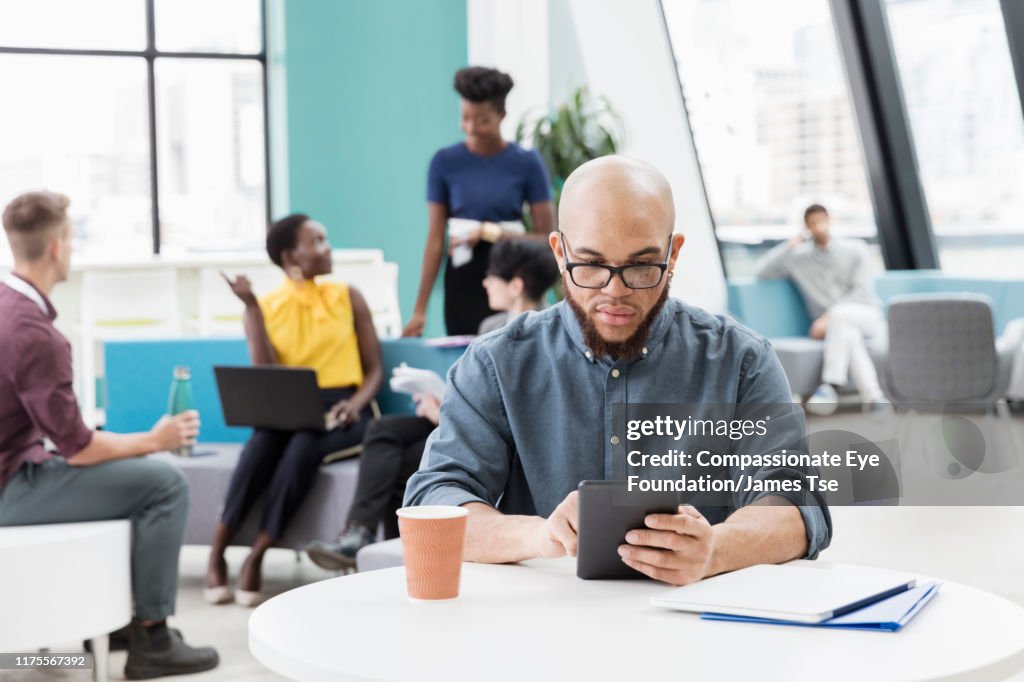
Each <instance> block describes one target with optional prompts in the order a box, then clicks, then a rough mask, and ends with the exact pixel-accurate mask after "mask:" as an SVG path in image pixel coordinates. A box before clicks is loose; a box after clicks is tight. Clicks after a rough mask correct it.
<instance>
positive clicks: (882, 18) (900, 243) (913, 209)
mask: <svg viewBox="0 0 1024 682" xmlns="http://www.w3.org/2000/svg"><path fill="white" fill-rule="evenodd" d="M827 2H828V3H829V5H830V8H831V12H832V17H833V23H834V28H835V31H836V36H837V38H838V45H839V50H840V53H841V57H842V62H843V65H844V70H845V75H846V79H847V82H848V85H849V87H850V90H851V94H852V100H853V106H854V112H855V119H856V124H857V127H858V129H859V132H860V138H861V146H862V149H863V153H864V160H865V163H866V165H867V171H868V186H869V189H870V192H871V202H872V206H873V208H874V212H875V219H876V224H877V229H878V240H879V245H880V246H881V247H882V255H883V257H884V260H885V265H886V268H887V269H890V270H903V269H934V268H938V267H939V258H938V248H937V240H936V237H935V232H934V230H933V228H932V224H931V219H930V217H929V213H928V206H927V201H926V198H925V194H924V189H923V185H922V182H921V173H920V169H919V168H918V163H917V157H916V152H915V148H914V141H913V138H912V135H911V130H910V121H909V118H908V116H907V111H906V107H905V104H904V100H903V91H902V85H901V83H900V75H899V71H898V68H897V64H896V58H895V55H894V53H893V47H892V36H891V34H890V31H889V26H888V22H887V20H886V14H885V11H886V10H885V5H884V3H885V0H827ZM660 4H661V10H662V12H661V15H662V19H663V21H664V18H665V9H664V0H662V2H661V3H660ZM1000 8H1001V10H1002V15H1003V23H1004V26H1005V28H1006V38H1007V43H1008V46H1009V50H1010V56H1011V60H1012V62H1013V66H1014V73H1015V76H1016V86H1017V94H1018V96H1019V97H1020V100H1021V110H1022V112H1024V2H1020V1H1019V0H1000ZM665 33H666V36H668V34H669V30H668V25H667V22H666V23H665ZM669 40H670V41H671V38H670V37H669ZM672 54H673V56H674V55H675V51H674V50H672ZM677 77H678V74H677ZM680 97H682V98H683V106H684V111H686V112H687V113H686V115H687V124H688V125H690V121H689V112H688V111H687V110H686V109H685V107H686V101H685V98H684V97H683V94H682V88H681V87H680ZM690 130H691V139H692V125H690ZM703 173H704V171H703V169H702V168H701V167H700V166H699V164H698V174H699V176H700V180H701V184H702V186H704V177H703ZM704 200H705V202H706V203H707V204H708V210H709V212H710V215H711V220H712V224H714V222H715V217H714V212H713V211H712V210H711V204H710V201H709V199H708V193H707V190H706V188H705V189H704ZM715 240H716V242H718V246H719V253H720V254H721V252H722V245H721V241H720V240H719V238H718V235H717V232H716V233H715ZM723 267H724V258H723Z"/></svg>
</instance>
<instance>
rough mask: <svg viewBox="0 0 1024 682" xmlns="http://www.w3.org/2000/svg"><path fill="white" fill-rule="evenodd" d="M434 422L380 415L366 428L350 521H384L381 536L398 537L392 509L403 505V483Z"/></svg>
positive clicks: (414, 466)
mask: <svg viewBox="0 0 1024 682" xmlns="http://www.w3.org/2000/svg"><path fill="white" fill-rule="evenodd" d="M433 430H434V423H433V422H431V421H430V420H429V419H425V418H423V417H407V416H402V415H394V416H388V417H381V418H380V419H375V420H373V421H372V422H370V425H369V426H367V427H366V438H365V439H364V440H363V455H362V459H361V461H360V462H359V480H358V482H357V483H356V499H355V502H353V504H352V511H351V512H349V516H348V518H349V520H350V521H355V522H357V523H361V524H363V525H365V526H368V527H370V528H373V529H375V530H376V528H377V526H378V524H379V523H380V522H381V521H383V522H384V536H385V537H387V538H396V537H398V518H397V517H396V516H395V510H397V509H399V508H400V507H401V506H402V498H403V497H404V496H405V484H406V482H407V481H408V480H409V477H410V476H412V475H413V474H414V473H416V470H417V469H418V468H419V466H420V460H421V459H422V458H423V445H424V443H426V440H427V436H429V435H430V432H431V431H433Z"/></svg>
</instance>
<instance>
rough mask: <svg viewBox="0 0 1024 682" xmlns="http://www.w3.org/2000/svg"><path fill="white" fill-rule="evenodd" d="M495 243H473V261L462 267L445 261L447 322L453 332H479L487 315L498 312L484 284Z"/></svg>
mask: <svg viewBox="0 0 1024 682" xmlns="http://www.w3.org/2000/svg"><path fill="white" fill-rule="evenodd" d="M492 246H493V245H492V244H491V243H489V242H485V241H480V242H479V243H477V245H476V246H475V247H473V259H472V260H471V261H469V262H468V263H466V264H465V265H463V266H461V267H458V268H453V267H452V264H451V262H450V261H449V262H448V263H447V264H446V265H445V269H444V325H445V328H446V329H447V331H448V333H449V334H453V335H454V334H476V333H477V332H478V331H479V329H480V323H481V322H483V321H484V318H487V317H490V316H491V315H493V314H494V313H495V312H496V311H494V310H491V306H490V305H489V304H488V302H487V290H486V289H484V285H483V281H484V277H486V276H487V268H488V266H489V262H490V254H491V247H492Z"/></svg>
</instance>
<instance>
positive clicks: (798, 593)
mask: <svg viewBox="0 0 1024 682" xmlns="http://www.w3.org/2000/svg"><path fill="white" fill-rule="evenodd" d="M916 582H917V581H916V579H915V578H914V577H913V576H911V575H908V574H906V573H900V572H897V571H888V570H885V569H880V568H869V567H866V566H850V565H845V564H830V563H825V562H822V563H816V562H813V561H795V562H790V563H788V564H782V565H778V566H776V565H771V564H761V565H758V566H751V567H749V568H744V569H740V570H738V571H733V572H732V573H723V574H722V575H716V576H712V577H710V578H706V579H705V580H701V581H700V582H696V583H692V584H690V585H684V586H683V587H677V588H675V589H672V590H669V591H667V592H665V593H663V594H661V595H658V596H656V597H652V598H651V604H653V605H654V606H662V607H665V608H669V609H677V610H680V611H696V612H699V613H723V614H728V615H732V616H751V617H754V618H773V619H776V620H788V621H793V622H797V623H820V622H821V621H823V620H828V619H829V618H833V617H835V616H840V615H842V614H844V613H848V612H850V611H854V610H856V609H858V608H861V607H863V606H867V605H868V604H871V603H873V602H875V601H878V600H879V599H884V598H886V597H889V596H892V595H894V594H898V593H899V592H903V591H904V590H907V589H909V588H911V587H913V586H914V585H915V583H916Z"/></svg>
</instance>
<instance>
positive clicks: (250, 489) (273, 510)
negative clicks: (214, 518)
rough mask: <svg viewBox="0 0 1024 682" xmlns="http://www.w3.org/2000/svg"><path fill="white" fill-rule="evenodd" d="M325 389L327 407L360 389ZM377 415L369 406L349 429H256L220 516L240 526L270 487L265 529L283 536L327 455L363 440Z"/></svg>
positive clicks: (269, 532) (322, 395)
mask: <svg viewBox="0 0 1024 682" xmlns="http://www.w3.org/2000/svg"><path fill="white" fill-rule="evenodd" d="M320 393H321V397H322V398H323V404H324V411H325V412H326V411H327V410H328V409H330V407H331V406H332V405H334V404H335V403H336V402H338V401H339V400H344V399H346V398H349V397H351V396H352V394H353V393H355V389H352V388H329V389H324V390H322V391H321V392H320ZM372 419H373V413H372V412H371V410H370V408H369V407H367V408H366V409H365V410H363V412H362V414H360V415H359V421H357V422H356V423H354V424H352V425H351V426H348V427H347V428H344V429H342V428H337V429H334V430H332V431H326V432H325V431H276V430H273V429H256V430H255V431H254V432H253V434H252V438H250V439H249V442H247V443H246V444H245V447H244V448H243V449H242V454H241V456H240V457H239V458H238V466H236V467H235V472H234V474H232V476H231V485H230V486H229V487H228V494H227V497H226V498H225V500H224V511H223V512H222V513H221V522H223V524H224V525H225V526H227V527H228V528H230V529H231V530H237V529H238V528H239V527H240V526H241V525H242V522H243V521H244V520H245V517H246V515H247V514H248V513H249V510H250V509H252V505H253V503H254V502H255V501H256V500H257V499H258V498H259V496H260V494H262V493H263V492H264V491H267V506H266V510H265V511H264V514H263V522H262V524H261V526H260V529H261V530H263V531H264V532H265V533H267V534H268V535H270V536H271V537H273V538H274V539H278V538H280V537H281V536H282V535H284V531H285V528H286V527H287V525H288V522H289V521H290V520H291V518H292V516H293V515H294V514H295V511H296V510H297V509H298V508H299V505H301V504H302V501H303V500H305V499H306V495H308V494H309V489H310V488H311V487H312V486H313V480H314V479H315V478H316V472H317V470H318V469H319V468H320V464H321V462H322V460H323V458H324V457H326V456H327V455H329V454H331V453H334V452H338V451H339V450H344V449H346V448H350V447H352V446H354V445H359V443H361V442H362V440H363V434H364V432H365V430H366V425H367V424H369V423H370V422H371V421H372Z"/></svg>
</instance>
